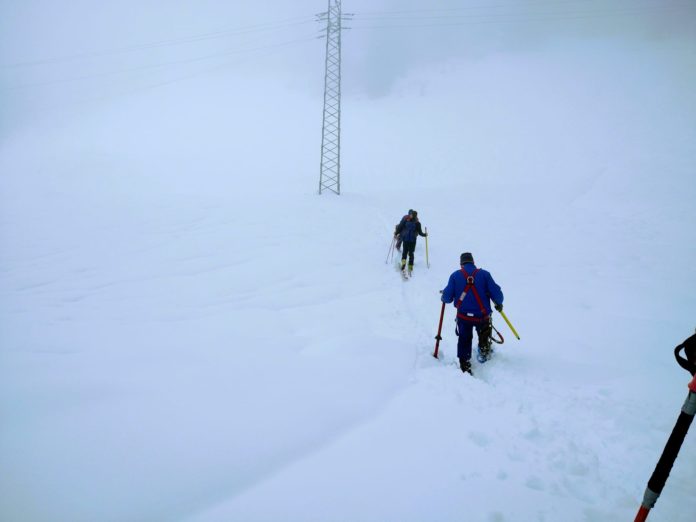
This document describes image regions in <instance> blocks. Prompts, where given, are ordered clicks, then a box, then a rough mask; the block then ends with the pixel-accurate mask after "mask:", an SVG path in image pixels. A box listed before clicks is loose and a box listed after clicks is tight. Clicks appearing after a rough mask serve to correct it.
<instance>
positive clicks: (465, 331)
mask: <svg viewBox="0 0 696 522" xmlns="http://www.w3.org/2000/svg"><path fill="white" fill-rule="evenodd" d="M485 324H486V323H485V321H483V320H482V321H481V322H473V321H465V320H464V319H460V318H459V317H457V335H458V336H459V339H458V340H457V357H459V358H460V359H464V360H465V361H468V360H470V359H471V343H472V341H473V340H474V328H476V335H477V336H478V338H479V346H480V345H481V329H482V328H483V327H484V326H485Z"/></svg>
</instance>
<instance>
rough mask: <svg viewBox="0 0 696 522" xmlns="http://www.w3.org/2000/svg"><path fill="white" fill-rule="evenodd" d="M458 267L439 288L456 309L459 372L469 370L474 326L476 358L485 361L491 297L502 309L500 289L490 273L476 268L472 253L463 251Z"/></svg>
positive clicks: (488, 350)
mask: <svg viewBox="0 0 696 522" xmlns="http://www.w3.org/2000/svg"><path fill="white" fill-rule="evenodd" d="M459 264H460V265H461V268H460V269H459V270H457V271H455V272H453V273H452V275H451V276H450V278H449V281H448V282H447V286H446V287H445V289H444V290H443V291H442V302H443V303H451V302H452V301H454V306H455V308H456V309H457V329H456V332H457V336H458V337H459V339H458V341H457V357H459V365H460V367H461V369H462V371H463V372H466V373H469V374H471V344H472V341H473V339H474V329H476V334H477V336H478V360H479V361H481V362H485V361H486V360H487V359H488V357H489V356H490V343H491V341H490V335H491V328H492V327H491V300H493V303H494V305H495V309H496V310H498V311H499V312H500V311H502V310H503V291H502V290H501V289H500V286H498V284H497V283H496V282H495V281H494V280H493V276H492V275H491V274H490V273H489V272H488V271H486V270H483V269H482V268H476V265H475V264H474V256H472V255H471V253H469V252H465V253H464V254H462V255H461V256H460V258H459Z"/></svg>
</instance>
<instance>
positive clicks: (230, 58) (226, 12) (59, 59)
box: [0, 0, 696, 135]
mask: <svg viewBox="0 0 696 522" xmlns="http://www.w3.org/2000/svg"><path fill="white" fill-rule="evenodd" d="M326 7H327V5H326V3H325V2H322V1H308V0H301V1H293V2H289V1H286V2H263V3H259V2H252V1H237V2H223V1H211V0H207V1H205V0H204V1H201V2H195V3H189V2H148V3H143V2H136V1H133V0H128V1H125V2H98V3H95V2H91V1H88V0H77V1H74V2H54V1H49V0H44V1H41V0H28V1H25V2H9V1H5V2H2V4H0V92H2V97H3V101H4V103H3V104H2V107H1V108H0V111H1V112H0V121H2V124H1V131H2V133H3V135H7V134H8V133H9V132H11V131H12V128H13V127H15V126H18V125H22V124H23V123H25V122H26V121H28V120H34V119H37V118H41V119H49V120H50V119H51V118H54V117H55V115H56V114H61V115H64V116H65V115H67V116H68V117H70V115H71V114H75V113H79V112H82V111H84V110H87V111H89V110H91V109H89V106H90V105H92V106H93V105H94V104H95V103H96V104H100V103H101V102H102V101H104V100H113V99H115V98H122V97H127V96H131V95H133V94H136V93H138V92H141V91H143V90H150V89H157V88H161V87H163V86H165V85H170V84H172V83H177V82H185V81H187V80H189V79H191V78H202V79H204V80H209V81H210V82H211V83H212V84H220V83H224V84H226V86H227V88H228V89H229V92H230V95H231V96H232V95H234V96H242V97H245V98H247V102H252V103H253V102H255V101H256V100H255V99H254V96H253V90H252V91H250V90H249V89H248V88H246V87H245V86H244V84H245V82H246V81H247V80H249V79H251V78H253V79H255V80H258V81H261V82H265V83H268V84H269V85H273V86H274V87H279V91H278V92H279V93H282V92H283V90H286V89H291V90H301V91H303V92H305V93H306V94H308V95H309V96H312V97H316V98H320V96H321V94H322V88H323V59H324V45H323V39H322V34H323V30H324V27H323V23H322V22H319V21H317V20H316V18H315V15H316V14H317V13H319V12H321V11H323V10H325V9H326ZM343 12H344V13H346V15H347V16H346V21H345V27H346V28H347V30H346V31H344V35H343V46H342V47H343V49H342V50H343V92H344V93H345V95H347V96H349V97H351V96H352V97H368V98H379V97H383V96H388V95H389V94H390V93H392V91H393V89H394V87H395V85H396V84H398V82H399V80H400V79H402V78H404V77H405V76H407V75H409V74H410V73H411V72H413V71H414V70H418V69H421V68H432V67H433V66H437V65H439V64H444V65H445V66H448V65H449V64H452V63H453V62H456V63H462V62H465V63H467V62H468V63H475V62H476V61H478V60H481V59H484V58H485V57H486V56H489V55H492V54H496V53H505V52H520V51H524V50H534V49H543V48H556V49H558V48H561V49H562V48H563V46H567V45H574V44H573V42H577V41H589V40H594V41H597V40H604V41H609V42H612V44H616V45H625V46H626V45H628V46H630V45H636V44H639V43H640V42H653V41H662V42H664V41H666V40H680V41H685V42H688V45H690V46H691V49H693V47H694V41H696V37H695V29H694V24H695V22H696V2H694V1H688V0H687V1H684V0H670V1H654V0H642V1H629V0H612V1H599V0H597V1H594V0H576V1H555V2H553V1H524V2H509V1H508V2H505V1H500V2H489V3H486V2H481V1H480V0H469V1H467V2H462V1H455V0H439V1H435V2H427V3H424V2H422V1H418V0H406V1H396V0H375V1H367V0H356V1H345V2H343ZM692 60H693V53H692ZM692 63H693V62H692ZM693 69H696V67H695V68H693ZM281 95H282V94H281Z"/></svg>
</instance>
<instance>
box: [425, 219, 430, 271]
mask: <svg viewBox="0 0 696 522" xmlns="http://www.w3.org/2000/svg"><path fill="white" fill-rule="evenodd" d="M425 264H426V265H427V267H428V268H430V259H428V227H425Z"/></svg>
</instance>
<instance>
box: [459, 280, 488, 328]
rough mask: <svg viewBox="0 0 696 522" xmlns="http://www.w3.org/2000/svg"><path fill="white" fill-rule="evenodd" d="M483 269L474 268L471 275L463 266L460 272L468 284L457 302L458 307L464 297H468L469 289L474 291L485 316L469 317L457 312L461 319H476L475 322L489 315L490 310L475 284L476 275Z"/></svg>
mask: <svg viewBox="0 0 696 522" xmlns="http://www.w3.org/2000/svg"><path fill="white" fill-rule="evenodd" d="M479 270H481V269H480V268H477V269H476V270H474V273H473V274H471V275H469V274H468V273H467V271H466V270H464V268H463V267H462V269H461V270H460V272H461V273H462V274H463V275H464V278H465V279H466V286H465V287H464V291H463V292H462V295H461V296H460V297H459V299H458V300H457V302H456V303H455V304H456V306H457V308H459V307H460V306H461V304H462V302H463V301H464V298H465V297H466V294H468V293H469V290H471V291H473V292H474V297H475V298H476V302H477V303H478V305H479V308H480V309H481V314H483V317H482V318H481V317H469V316H467V315H464V314H460V313H457V317H458V318H459V319H463V320H465V321H474V322H477V323H478V322H481V321H483V320H485V319H486V318H487V317H488V311H487V310H486V307H485V306H483V301H481V296H480V295H479V293H478V290H476V286H475V285H474V277H475V276H476V274H477V273H478V271H479Z"/></svg>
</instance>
